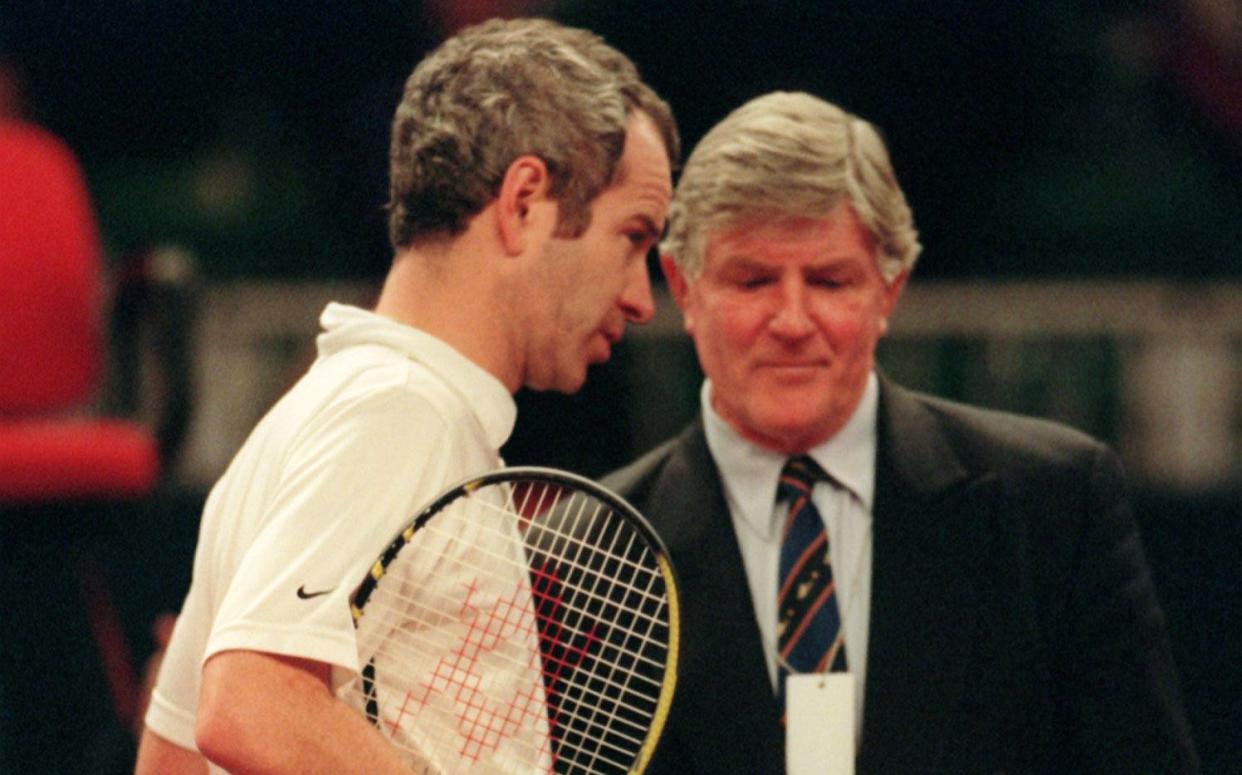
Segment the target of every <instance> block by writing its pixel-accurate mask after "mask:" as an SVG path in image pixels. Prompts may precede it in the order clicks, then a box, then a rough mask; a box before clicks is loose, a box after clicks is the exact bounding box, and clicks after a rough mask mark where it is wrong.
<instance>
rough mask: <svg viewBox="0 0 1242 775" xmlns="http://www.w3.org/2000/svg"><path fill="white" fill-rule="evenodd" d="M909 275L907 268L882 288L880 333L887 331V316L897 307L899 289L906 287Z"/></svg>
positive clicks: (899, 294) (899, 295)
mask: <svg viewBox="0 0 1242 775" xmlns="http://www.w3.org/2000/svg"><path fill="white" fill-rule="evenodd" d="M909 277H910V270H909V269H907V270H905V271H904V272H902V273H901V274H899V275H897V276H896V277H894V278H893V280H892V282H890V283H889V284H888V285H887V286H885V288H884V317H883V318H882V319H881V320H880V334H881V335H883V334H887V333H888V318H889V316H890V315H892V314H893V310H894V309H896V308H897V299H899V298H900V297H901V291H902V289H903V288H905V287H906V280H907V279H909Z"/></svg>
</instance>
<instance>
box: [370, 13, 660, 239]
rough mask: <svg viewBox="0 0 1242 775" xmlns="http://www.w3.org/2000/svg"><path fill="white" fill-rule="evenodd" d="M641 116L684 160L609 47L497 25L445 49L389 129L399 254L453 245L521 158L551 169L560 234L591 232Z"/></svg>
mask: <svg viewBox="0 0 1242 775" xmlns="http://www.w3.org/2000/svg"><path fill="white" fill-rule="evenodd" d="M634 111H641V112H642V113H645V114H646V115H647V116H648V117H650V118H651V119H652V122H653V123H654V124H655V126H656V128H657V129H658V130H659V132H660V134H661V137H662V139H663V140H664V145H665V150H666V151H667V152H668V155H669V163H670V165H671V166H676V162H677V159H678V156H679V153H680V149H679V147H678V138H677V127H676V124H675V123H674V120H673V115H672V112H671V110H670V109H669V107H668V105H667V104H666V103H665V102H664V101H663V100H661V99H660V97H659V96H658V95H656V93H655V92H654V91H653V90H652V89H651V87H649V86H648V85H647V84H645V83H644V82H643V81H642V80H641V79H640V78H639V75H638V71H637V69H636V68H635V67H634V64H633V63H632V62H631V61H630V60H629V59H628V58H627V57H626V56H625V55H624V54H622V53H621V52H619V51H617V50H616V49H614V48H612V47H611V46H609V45H608V44H606V43H605V42H604V41H603V39H602V38H600V37H599V36H597V35H595V34H594V33H591V32H588V31H586V30H581V29H575V28H572V27H565V26H562V25H560V24H557V23H556V22H552V21H549V20H546V19H510V20H499V19H493V20H490V21H487V22H483V23H482V24H478V25H475V26H473V27H468V28H466V29H465V30H463V31H461V32H459V33H458V34H457V35H454V36H453V37H452V38H449V39H448V40H447V41H445V42H444V43H443V44H441V45H440V47H439V48H437V49H436V50H435V51H433V52H432V53H431V54H429V55H428V56H427V57H426V58H425V59H424V60H423V61H422V62H420V63H419V64H418V66H417V67H416V68H414V72H413V73H411V74H410V77H409V79H408V80H407V81H406V84H405V91H404V94H403V96H402V99H401V103H400V105H398V106H397V110H396V115H395V116H394V118H393V125H392V143H391V146H390V149H389V200H388V212H389V218H388V231H389V239H390V241H391V242H392V244H393V246H394V247H396V248H401V247H404V246H407V245H409V244H411V243H413V242H414V241H415V240H417V239H419V238H421V237H425V236H429V235H433V236H452V235H455V234H459V233H460V232H461V231H463V230H464V229H465V227H466V224H467V222H468V221H469V219H470V218H471V217H472V216H473V215H475V214H476V213H478V212H479V211H480V210H481V209H482V208H483V207H484V206H485V205H486V204H487V203H488V202H490V201H491V200H492V199H493V198H495V196H496V193H497V191H498V190H499V187H500V183H501V181H502V180H503V179H504V175H505V172H506V170H507V169H508V168H509V165H510V164H511V163H512V162H513V161H514V159H516V158H518V157H519V156H523V155H526V154H531V155H534V156H537V157H539V158H540V159H542V160H543V161H544V163H545V164H546V165H547V167H548V171H549V177H550V180H551V188H550V190H551V195H552V196H553V197H554V198H556V199H557V201H558V204H559V205H560V223H559V224H558V232H559V233H561V234H562V236H576V235H577V234H580V233H581V232H582V231H583V230H585V229H586V227H587V226H588V225H589V223H590V220H591V209H590V202H591V200H592V199H594V198H595V196H596V195H597V194H599V192H600V191H602V190H603V189H604V188H606V187H607V186H608V185H609V183H610V182H611V181H612V178H613V176H614V174H615V173H616V166H617V161H618V160H619V159H620V158H621V153H622V150H623V149H624V145H625V135H626V129H627V123H628V119H629V115H630V114H631V113H633V112H634Z"/></svg>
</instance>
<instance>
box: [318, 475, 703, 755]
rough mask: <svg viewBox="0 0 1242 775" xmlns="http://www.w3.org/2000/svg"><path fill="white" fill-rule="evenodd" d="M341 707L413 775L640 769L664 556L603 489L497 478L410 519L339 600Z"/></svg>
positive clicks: (656, 679) (661, 620) (667, 684)
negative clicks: (345, 674) (351, 664)
mask: <svg viewBox="0 0 1242 775" xmlns="http://www.w3.org/2000/svg"><path fill="white" fill-rule="evenodd" d="M353 617H354V624H355V627H356V628H357V633H356V634H357V641H358V648H359V657H360V663H361V664H362V665H363V669H362V670H361V672H360V675H359V676H358V677H357V679H356V680H355V681H354V682H353V683H352V684H349V685H347V686H346V687H344V689H343V691H342V694H341V696H342V698H343V699H345V700H346V701H347V702H349V703H350V704H352V705H353V706H355V707H356V708H358V710H360V711H361V712H363V713H365V714H366V716H367V718H368V719H370V721H371V723H372V724H374V726H375V727H376V728H378V729H379V730H380V732H381V733H382V734H384V735H385V736H386V737H387V738H388V739H389V740H390V741H391V742H392V743H393V744H394V745H395V746H397V747H398V748H399V749H400V750H401V751H402V753H403V754H404V755H405V756H406V758H407V760H408V761H409V763H410V764H411V765H412V766H414V767H415V769H416V770H419V769H421V770H422V771H423V772H437V773H438V772H445V773H448V772H522V773H529V772H555V773H563V774H575V775H576V774H577V773H626V772H642V771H643V770H644V769H645V768H646V766H647V764H648V762H649V761H650V758H651V755H652V753H653V752H654V750H655V745H656V742H657V740H658V739H659V736H660V733H661V731H662V729H663V726H664V721H665V719H666V717H667V715H668V710H669V705H670V703H671V702H672V697H673V690H674V686H675V681H676V674H677V653H678V639H679V627H680V624H679V616H678V597H677V583H676V580H675V577H674V573H673V567H672V564H671V562H670V560H669V556H668V552H667V551H666V550H665V548H664V545H663V544H662V543H661V542H660V540H659V538H658V537H657V536H656V534H655V533H654V532H653V531H652V529H651V527H650V526H649V525H648V524H647V522H646V520H645V519H644V518H643V517H642V515H640V514H639V513H638V512H637V511H636V510H635V509H634V508H633V507H632V506H630V505H629V504H628V503H626V502H625V501H624V500H622V499H621V498H620V497H619V496H617V495H615V494H614V493H611V492H609V491H608V490H607V489H605V488H603V487H601V486H600V485H598V484H596V483H594V482H592V481H590V480H588V479H584V478H582V477H579V476H576V475H574V474H570V473H566V472H562V471H556V470H552V469H546V468H529V467H527V468H507V469H501V470H498V471H494V472H491V473H487V474H483V475H481V476H477V477H474V478H471V479H469V480H467V481H464V482H462V483H460V484H458V485H456V486H454V487H451V488H450V489H448V490H447V491H445V492H444V493H443V494H442V495H440V496H439V497H437V498H436V499H435V500H434V501H433V502H432V503H431V504H430V505H428V506H427V507H426V508H424V509H423V511H422V512H421V513H419V514H418V515H417V516H416V517H415V518H414V519H413V521H412V522H410V524H409V526H408V527H406V528H405V530H403V531H402V532H401V533H400V534H399V535H398V536H397V537H396V538H394V539H393V541H392V543H391V544H390V545H389V546H388V548H387V549H386V550H385V551H384V552H383V553H382V554H381V555H380V557H379V558H378V559H377V560H376V561H375V563H374V565H373V566H372V568H371V570H370V573H369V574H368V575H367V576H366V578H365V579H364V580H363V582H362V583H361V585H359V587H358V588H357V590H356V591H355V592H354V596H353Z"/></svg>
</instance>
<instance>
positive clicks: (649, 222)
mask: <svg viewBox="0 0 1242 775" xmlns="http://www.w3.org/2000/svg"><path fill="white" fill-rule="evenodd" d="M635 217H636V218H637V219H638V221H639V225H640V226H641V227H642V229H643V231H645V232H646V233H647V237H648V238H649V239H651V240H658V239H660V237H661V236H662V235H663V233H664V229H663V228H662V227H660V226H657V225H656V222H655V220H654V219H653V218H652V217H651V216H650V215H647V214H646V213H639V214H638V215H637V216H635Z"/></svg>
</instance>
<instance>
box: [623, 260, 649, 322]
mask: <svg viewBox="0 0 1242 775" xmlns="http://www.w3.org/2000/svg"><path fill="white" fill-rule="evenodd" d="M621 309H622V310H624V312H625V319H626V320H628V321H629V322H631V323H639V324H641V323H646V322H648V321H649V320H651V318H653V317H655V300H654V299H653V298H652V296H651V277H650V276H649V275H648V274H647V262H646V261H639V262H637V263H636V265H635V267H634V269H633V270H632V271H631V272H630V276H629V277H628V278H627V281H626V284H625V288H624V289H623V290H622V293H621Z"/></svg>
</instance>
